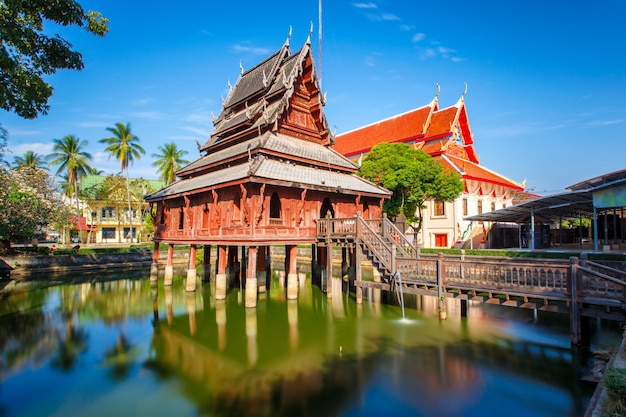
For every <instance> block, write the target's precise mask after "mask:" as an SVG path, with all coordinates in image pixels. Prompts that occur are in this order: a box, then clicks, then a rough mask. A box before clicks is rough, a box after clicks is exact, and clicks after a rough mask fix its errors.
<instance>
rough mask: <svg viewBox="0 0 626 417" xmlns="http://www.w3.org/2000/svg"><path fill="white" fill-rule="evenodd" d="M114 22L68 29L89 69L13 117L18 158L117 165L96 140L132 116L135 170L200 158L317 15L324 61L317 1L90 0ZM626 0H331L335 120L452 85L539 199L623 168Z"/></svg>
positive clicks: (476, 126) (330, 89) (488, 146)
mask: <svg viewBox="0 0 626 417" xmlns="http://www.w3.org/2000/svg"><path fill="white" fill-rule="evenodd" d="M81 4H82V5H83V7H84V8H85V9H93V10H98V11H100V12H101V13H102V14H104V15H105V16H106V17H107V18H108V19H109V20H110V25H109V33H108V34H107V36H106V37H104V38H97V37H95V36H92V35H89V34H87V33H85V32H83V31H82V30H81V29H78V28H55V27H52V26H51V25H48V26H47V28H48V29H49V30H50V31H51V32H52V31H54V32H58V33H60V34H61V35H62V36H63V37H65V38H66V39H67V40H68V41H70V42H71V43H72V44H73V45H74V47H75V48H76V49H77V50H78V51H80V52H81V53H82V54H83V58H84V61H85V69H84V70H83V71H80V72H78V71H60V72H58V73H57V74H55V75H53V76H51V77H50V78H49V81H50V83H51V84H52V85H53V86H54V89H55V90H54V96H53V97H52V99H51V100H50V103H49V104H50V105H51V110H50V112H49V114H48V115H46V116H40V117H39V118H37V119H35V120H24V119H20V118H19V117H17V116H16V115H14V114H11V113H6V112H3V111H0V123H1V124H2V125H3V126H4V127H5V128H7V129H8V131H9V149H10V150H11V151H12V152H13V153H12V154H8V155H5V159H7V160H8V161H13V157H14V156H16V155H23V154H24V152H25V151H27V150H33V151H35V152H37V153H39V154H47V153H49V152H50V151H51V146H52V145H51V142H52V139H54V138H60V137H63V136H65V135H68V134H73V135H76V136H78V137H80V138H81V139H83V140H87V141H88V143H89V146H88V150H89V151H90V152H91V153H92V154H93V156H94V160H93V163H92V165H94V166H95V167H97V168H99V169H101V170H103V171H105V172H106V173H117V172H119V165H118V163H117V162H116V161H115V160H113V159H111V160H109V159H108V158H107V155H106V154H105V153H104V152H103V148H104V147H103V145H102V144H100V143H99V142H98V140H99V139H101V138H103V137H107V136H109V135H108V133H109V132H108V131H107V130H106V128H107V127H110V126H113V125H114V124H115V123H116V122H122V123H126V122H130V123H131V126H132V129H133V132H134V133H135V134H136V135H137V136H138V137H139V138H140V141H141V142H140V143H141V144H142V146H143V147H144V148H145V149H146V151H147V152H146V155H144V156H143V157H142V159H140V160H139V161H136V162H135V163H134V165H133V166H132V171H131V175H132V176H135V177H140V176H141V177H144V178H156V177H157V174H156V172H155V168H153V167H152V166H151V163H152V161H153V160H154V159H153V158H152V157H151V154H152V153H155V152H157V147H158V146H160V145H163V144H164V143H166V142H172V141H173V142H175V143H177V144H178V146H179V147H181V148H183V149H185V150H187V151H188V152H189V154H188V155H187V159H189V160H190V161H191V160H194V159H196V158H197V157H198V156H199V154H198V151H197V148H196V144H195V140H196V139H197V140H198V141H200V142H202V143H203V142H204V141H205V140H206V139H207V138H208V136H209V135H210V133H211V131H212V127H213V125H212V123H211V120H212V116H211V113H213V114H215V115H217V114H219V111H220V109H221V99H222V97H226V96H227V94H228V88H229V87H228V83H229V81H230V83H231V84H232V85H234V84H235V82H236V80H237V77H238V76H239V72H240V69H239V65H240V62H241V65H243V67H244V68H246V69H247V68H250V67H252V66H253V65H255V64H257V63H258V62H260V61H261V60H262V59H264V58H266V57H267V56H268V55H270V54H271V53H273V52H275V51H276V50H278V49H279V48H280V47H281V45H282V44H283V43H284V41H285V39H286V38H287V36H288V34H289V28H290V26H291V27H292V28H293V32H292V37H291V46H292V51H294V52H295V51H297V50H298V49H299V48H300V47H301V46H302V45H303V44H304V42H305V40H306V38H307V36H308V34H309V30H310V27H311V23H313V25H314V32H313V36H312V44H313V50H314V53H315V58H316V64H317V66H318V70H319V69H320V68H319V67H320V59H319V54H318V0H304V1H297V2H293V1H291V2H290V1H284V0H277V1H272V2H257V1H246V0H242V1H239V2H233V3H230V2H212V1H201V0H190V1H181V2H171V1H167V2H166V1H161V0H155V1H150V2H147V1H139V0H135V1H121V0H111V1H81ZM625 17H626V2H624V1H622V0H599V1H597V2H594V3H591V2H564V1H545V0H544V1H541V2H540V1H536V0H527V1H512V0H511V1H480V0H479V1H467V0H465V1H457V0H450V1H439V2H423V1H390V0H386V1H344V0H333V1H328V0H326V1H325V2H324V5H323V43H322V51H323V53H322V57H321V76H322V89H323V91H325V92H327V104H326V107H325V113H326V117H327V120H328V121H329V124H330V125H331V126H332V129H333V130H335V131H336V133H338V134H339V133H343V132H346V131H349V130H352V129H355V128H357V127H360V126H363V125H366V124H369V123H372V122H375V121H377V120H381V119H384V118H387V117H391V116H393V115H396V114H399V113H403V112H406V111H409V110H412V109H414V108H417V107H421V106H423V105H425V104H427V103H429V102H430V101H431V100H432V98H433V97H434V95H435V93H436V84H437V83H438V84H439V85H440V86H441V94H440V97H439V104H440V106H441V107H447V106H451V105H453V104H454V103H456V101H457V100H458V99H459V97H460V96H461V94H462V93H463V90H464V88H465V85H464V83H467V84H468V92H467V95H466V96H465V102H466V105H467V109H468V115H469V120H470V126H471V128H472V131H473V133H474V141H475V148H476V150H477V152H478V154H479V156H480V158H481V164H482V165H484V166H486V167H487V168H489V169H492V170H494V171H496V172H498V173H500V174H503V175H505V176H507V177H509V178H511V179H514V180H516V181H520V182H521V181H523V180H524V179H526V180H527V187H529V188H530V189H532V190H534V191H535V192H537V193H539V194H551V193H555V192H560V191H562V190H563V189H564V188H565V187H566V186H568V185H572V184H574V183H576V182H579V181H582V180H584V179H587V178H590V177H594V176H597V175H601V174H604V173H608V172H612V171H615V170H619V169H624V168H626V163H625V161H626V133H625V132H626V47H625V45H626V35H625V34H624V18H625Z"/></svg>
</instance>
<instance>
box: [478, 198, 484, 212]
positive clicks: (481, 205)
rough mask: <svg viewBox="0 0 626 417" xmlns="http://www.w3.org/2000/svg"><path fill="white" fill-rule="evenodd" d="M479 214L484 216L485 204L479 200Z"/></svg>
mask: <svg viewBox="0 0 626 417" xmlns="http://www.w3.org/2000/svg"><path fill="white" fill-rule="evenodd" d="M478 214H483V202H482V200H478Z"/></svg>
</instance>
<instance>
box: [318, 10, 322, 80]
mask: <svg viewBox="0 0 626 417" xmlns="http://www.w3.org/2000/svg"><path fill="white" fill-rule="evenodd" d="M317 55H318V57H317V63H318V64H317V70H318V74H319V77H318V78H319V82H320V91H321V90H322V0H319V33H318V38H317Z"/></svg>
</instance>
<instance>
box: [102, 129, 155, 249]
mask: <svg viewBox="0 0 626 417" xmlns="http://www.w3.org/2000/svg"><path fill="white" fill-rule="evenodd" d="M107 130H108V131H109V132H111V133H112V134H113V136H110V137H108V138H103V139H100V143H104V144H106V145H108V146H107V147H106V148H105V149H104V150H105V151H107V152H109V153H110V154H111V155H110V156H113V157H115V159H117V160H118V161H119V162H120V167H121V168H122V171H125V172H126V192H127V195H128V212H129V213H131V214H132V212H133V209H132V207H131V198H130V194H131V193H130V177H129V174H128V167H129V165H132V163H133V161H134V160H135V159H139V158H141V155H142V154H145V153H146V151H145V150H144V149H143V148H142V147H141V145H140V144H139V138H138V137H137V136H135V134H134V133H133V132H132V131H131V128H130V123H126V124H123V123H119V122H118V123H115V126H114V127H108V128H107ZM129 223H130V224H129V226H130V227H129V230H130V242H131V243H132V241H133V233H132V230H133V216H132V215H131V216H130V217H129Z"/></svg>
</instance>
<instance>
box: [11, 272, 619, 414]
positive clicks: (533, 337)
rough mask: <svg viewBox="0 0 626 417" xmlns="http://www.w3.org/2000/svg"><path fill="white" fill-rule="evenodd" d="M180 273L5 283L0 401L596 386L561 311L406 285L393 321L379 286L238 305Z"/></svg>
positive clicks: (501, 392)
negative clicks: (35, 285)
mask: <svg viewBox="0 0 626 417" xmlns="http://www.w3.org/2000/svg"><path fill="white" fill-rule="evenodd" d="M275 277H279V274H275ZM144 278H145V279H144ZM184 283H185V279H184V277H182V276H181V277H175V278H174V285H173V286H163V285H162V282H160V283H158V284H157V285H154V284H153V285H150V283H149V279H148V277H147V276H146V277H137V279H128V280H119V281H100V282H89V283H83V284H79V285H64V286H58V287H51V288H41V289H36V290H29V291H21V292H19V291H18V292H13V293H12V294H11V295H8V296H4V297H3V299H2V302H0V349H2V356H1V359H0V378H1V383H2V385H1V388H2V389H1V390H0V414H1V415H6V416H11V415H21V416H22V415H23V416H29V415H32V416H35V415H37V416H39V415H51V414H60V415H67V416H72V415H76V416H78V415H104V414H120V415H142V414H146V415H148V414H149V415H150V416H159V415H172V414H176V415H177V416H181V415H183V416H185V415H190V416H191V415H194V416H196V415H211V416H282V415H289V416H297V415H328V416H349V415H377V416H379V415H389V414H394V415H424V416H448V415H449V416H473V415H485V414H492V413H493V414H496V413H501V412H502V410H507V415H509V414H510V415H531V414H532V415H536V416H542V415H543V416H548V415H566V416H567V415H569V416H580V415H583V414H584V408H585V405H586V402H587V401H588V399H589V397H590V394H591V390H592V389H593V388H594V387H593V386H586V385H584V384H583V383H581V382H580V381H579V373H580V366H579V364H578V356H576V355H573V354H572V351H571V350H570V348H569V342H568V327H567V321H566V318H565V319H564V318H561V317H557V316H550V315H548V314H546V315H544V316H540V317H539V318H537V317H533V315H532V313H531V312H528V311H523V310H517V309H512V308H506V307H499V308H498V307H494V306H485V305H479V304H476V305H470V306H469V308H468V312H467V316H468V318H461V315H460V311H459V310H460V306H459V305H458V303H455V302H454V301H453V300H449V301H448V303H449V304H448V306H447V309H448V320H446V321H440V320H438V319H437V315H436V312H437V300H436V299H433V298H429V297H419V296H414V297H407V309H406V312H407V320H401V314H400V309H399V308H398V307H397V306H393V305H389V304H384V303H381V302H380V300H383V301H385V300H386V301H389V302H391V301H393V294H391V297H388V296H387V294H385V293H382V294H381V293H380V291H378V292H377V291H374V290H370V291H365V294H364V302H363V304H359V305H357V304H355V302H354V297H353V294H351V293H348V292H346V291H345V289H346V286H347V282H346V281H344V280H342V279H341V278H332V280H331V281H330V282H329V285H330V286H331V288H332V289H331V291H332V298H330V299H329V298H327V296H326V294H324V293H323V292H321V291H320V290H319V288H318V287H316V286H313V285H311V283H310V278H308V277H307V276H306V275H301V276H299V290H298V291H299V294H298V299H297V300H288V299H287V294H286V291H285V287H284V284H285V283H284V281H281V280H279V279H273V280H272V281H271V282H270V285H269V286H268V289H267V292H266V293H264V294H263V295H262V296H261V297H259V300H258V303H257V307H256V308H245V307H244V305H243V303H242V299H241V291H240V289H239V288H238V287H237V288H232V289H230V290H229V292H228V294H227V297H226V299H224V300H216V297H215V288H214V286H212V285H209V284H208V283H206V284H204V285H202V286H199V287H198V290H197V291H196V292H187V291H185V288H184ZM342 290H343V292H342ZM616 333H617V332H616ZM33 392H37V401H28V399H29V398H31V396H32V393H33ZM84 399H90V400H89V401H86V400H84ZM147 410H149V412H148V411H147Z"/></svg>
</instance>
